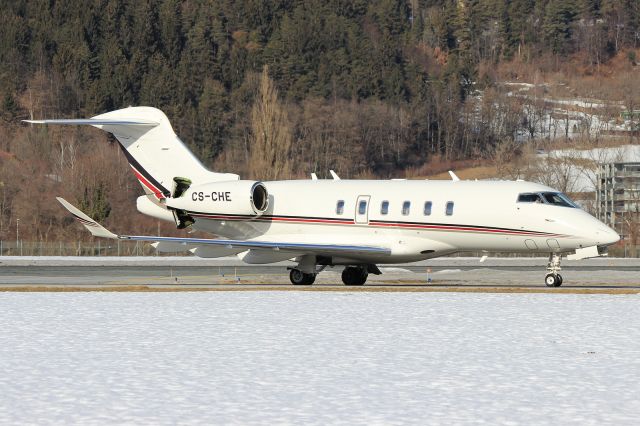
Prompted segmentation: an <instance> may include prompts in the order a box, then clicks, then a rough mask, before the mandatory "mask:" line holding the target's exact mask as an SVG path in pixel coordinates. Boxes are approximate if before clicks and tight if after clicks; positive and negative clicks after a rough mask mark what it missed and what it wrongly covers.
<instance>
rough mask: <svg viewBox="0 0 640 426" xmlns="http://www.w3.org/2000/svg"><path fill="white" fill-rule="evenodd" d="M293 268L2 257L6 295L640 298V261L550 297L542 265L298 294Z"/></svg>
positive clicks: (509, 264) (593, 263)
mask: <svg viewBox="0 0 640 426" xmlns="http://www.w3.org/2000/svg"><path fill="white" fill-rule="evenodd" d="M292 265H293V264H292V263H290V262H280V263H278V264H275V265H246V264H244V263H242V262H240V261H239V260H238V259H236V258H223V259H198V258H192V257H146V258H139V257H134V258H115V257H105V258H98V257H89V258H75V257H61V258H56V257H23V258H21V257H1V258H0V288H2V289H7V290H9V289H14V290H18V289H31V290H33V289H44V288H47V289H56V288H58V289H67V290H68V289H72V288H73V289H102V290H104V289H121V290H124V289H127V288H128V289H129V290H136V289H138V290H148V289H166V290H169V289H172V290H181V289H184V290H187V289H188V290H192V291H193V290H248V289H255V290H278V289H280V290H305V291H307V290H310V289H313V290H319V291H322V290H326V291H332V290H353V291H383V290H385V289H386V290H389V291H391V290H393V291H443V290H447V289H455V290H457V291H465V290H467V291H471V290H473V289H480V290H481V289H484V290H489V289H494V290H495V291H499V290H500V289H502V290H509V291H550V290H556V291H565V292H566V291H571V290H576V291H577V290H590V289H595V290H598V291H612V292H615V291H619V290H624V292H638V291H640V260H639V259H614V258H600V259H589V260H584V261H574V262H569V261H564V262H563V270H562V275H563V277H564V284H563V286H562V288H561V289H548V288H547V287H546V286H545V285H544V283H543V278H544V275H545V273H546V259H544V258H489V259H487V260H486V261H485V262H480V261H479V259H478V258H461V257H456V258H439V259H433V260H429V261H424V262H419V263H414V264H407V265H390V266H381V270H382V272H383V274H382V275H379V276H376V275H369V279H368V281H367V284H366V285H365V286H363V287H359V288H354V287H345V286H344V285H343V284H342V282H341V279H340V273H341V270H342V268H341V267H335V268H327V269H326V270H325V271H323V272H322V273H320V274H319V275H318V278H317V279H316V283H315V284H314V285H313V286H311V287H307V286H292V285H291V284H290V282H289V279H288V271H287V266H292Z"/></svg>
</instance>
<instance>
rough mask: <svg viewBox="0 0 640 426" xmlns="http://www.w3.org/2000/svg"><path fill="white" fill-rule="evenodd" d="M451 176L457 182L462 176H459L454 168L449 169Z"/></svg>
mask: <svg viewBox="0 0 640 426" xmlns="http://www.w3.org/2000/svg"><path fill="white" fill-rule="evenodd" d="M449 176H451V180H452V181H454V182H457V181H459V180H460V178H459V177H458V176H456V174H455V173H453V171H452V170H449Z"/></svg>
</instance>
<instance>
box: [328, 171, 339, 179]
mask: <svg viewBox="0 0 640 426" xmlns="http://www.w3.org/2000/svg"><path fill="white" fill-rule="evenodd" d="M329 173H331V177H332V178H333V180H340V176H338V174H337V173H336V172H334V171H333V170H329Z"/></svg>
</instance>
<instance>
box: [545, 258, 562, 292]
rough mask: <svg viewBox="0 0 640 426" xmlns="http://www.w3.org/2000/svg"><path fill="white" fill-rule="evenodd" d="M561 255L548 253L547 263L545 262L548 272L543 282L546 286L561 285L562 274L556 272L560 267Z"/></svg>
mask: <svg viewBox="0 0 640 426" xmlns="http://www.w3.org/2000/svg"><path fill="white" fill-rule="evenodd" d="M561 260H562V256H561V255H559V254H556V253H551V254H550V255H549V263H548V264H547V271H549V273H548V274H547V275H546V276H545V277H544V283H545V284H546V285H547V287H560V286H561V285H562V275H560V274H559V273H558V272H559V271H560V270H561V269H562V268H561V267H560V261H561Z"/></svg>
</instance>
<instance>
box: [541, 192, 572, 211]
mask: <svg viewBox="0 0 640 426" xmlns="http://www.w3.org/2000/svg"><path fill="white" fill-rule="evenodd" d="M542 197H544V200H545V201H546V202H547V203H548V204H553V205H554V206H562V207H573V208H576V207H578V206H576V205H575V204H574V203H573V201H571V200H570V199H569V197H567V196H566V195H564V194H562V193H560V192H543V193H542Z"/></svg>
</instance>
